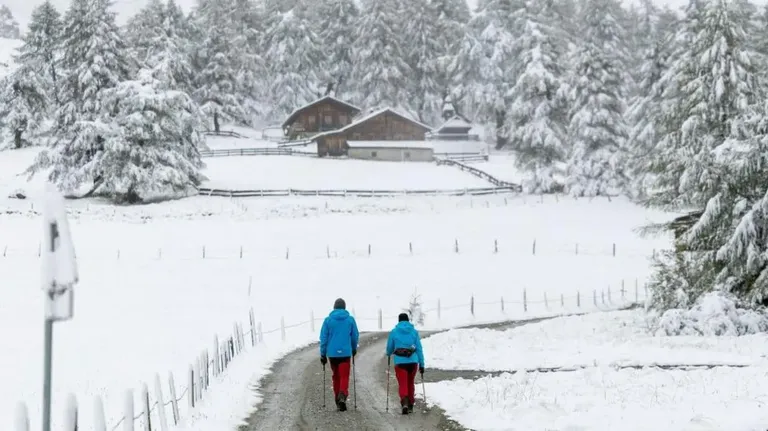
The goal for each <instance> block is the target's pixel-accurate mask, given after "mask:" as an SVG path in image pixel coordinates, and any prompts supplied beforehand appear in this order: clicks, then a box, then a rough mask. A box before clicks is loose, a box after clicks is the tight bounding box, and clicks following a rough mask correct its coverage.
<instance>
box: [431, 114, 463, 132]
mask: <svg viewBox="0 0 768 431" xmlns="http://www.w3.org/2000/svg"><path fill="white" fill-rule="evenodd" d="M471 128H472V124H471V123H470V122H469V121H467V120H466V119H465V118H464V117H462V116H461V115H458V114H457V115H454V116H453V117H451V118H449V119H448V120H447V121H446V122H445V123H443V124H441V125H440V126H439V127H438V128H436V129H435V131H436V132H439V131H440V130H443V129H467V131H469V129H471Z"/></svg>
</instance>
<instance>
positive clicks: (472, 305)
mask: <svg viewBox="0 0 768 431" xmlns="http://www.w3.org/2000/svg"><path fill="white" fill-rule="evenodd" d="M469 312H470V313H472V316H473V317H474V316H475V295H472V296H470V297H469Z"/></svg>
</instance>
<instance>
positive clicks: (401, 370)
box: [395, 363, 419, 404]
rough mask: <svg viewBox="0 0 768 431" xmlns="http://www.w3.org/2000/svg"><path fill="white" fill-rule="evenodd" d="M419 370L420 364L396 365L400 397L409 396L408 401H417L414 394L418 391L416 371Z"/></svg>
mask: <svg viewBox="0 0 768 431" xmlns="http://www.w3.org/2000/svg"><path fill="white" fill-rule="evenodd" d="M418 371H419V364H416V363H413V364H400V365H395V377H396V378H397V386H398V388H399V390H400V399H401V400H402V399H403V397H408V401H409V402H410V403H411V404H413V403H415V402H416V401H415V398H414V395H415V393H416V373H417V372H418Z"/></svg>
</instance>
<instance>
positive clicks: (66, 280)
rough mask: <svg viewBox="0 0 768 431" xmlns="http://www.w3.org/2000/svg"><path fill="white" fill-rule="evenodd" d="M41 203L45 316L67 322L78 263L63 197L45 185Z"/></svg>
mask: <svg viewBox="0 0 768 431" xmlns="http://www.w3.org/2000/svg"><path fill="white" fill-rule="evenodd" d="M44 199H45V200H44V202H43V243H42V249H41V258H42V259H41V260H42V285H43V291H44V292H45V296H46V300H45V317H46V318H48V319H51V320H68V319H71V318H72V315H73V312H74V293H73V286H74V285H75V284H76V283H77V281H78V274H77V261H76V259H75V248H74V245H73V244H72V236H71V235H70V232H69V223H68V222H67V211H66V206H65V205H64V197H63V196H62V195H61V193H59V191H58V190H56V188H55V187H54V186H53V185H52V184H50V183H47V184H46V185H45V193H44Z"/></svg>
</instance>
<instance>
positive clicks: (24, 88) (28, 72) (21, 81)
mask: <svg viewBox="0 0 768 431" xmlns="http://www.w3.org/2000/svg"><path fill="white" fill-rule="evenodd" d="M44 74H45V70H44V69H43V70H40V69H32V68H30V66H29V65H26V64H22V65H20V66H19V67H18V68H17V69H16V70H15V71H14V72H13V73H12V74H11V75H9V76H6V77H4V78H3V79H2V80H0V128H2V135H0V148H1V147H3V146H9V144H10V146H11V147H12V148H22V147H27V146H30V145H35V144H36V143H37V142H36V141H35V138H37V135H38V134H39V133H40V132H41V131H42V130H44V121H45V118H46V116H45V114H46V112H47V111H48V98H47V95H46V90H47V88H46V85H45V84H46V83H45V76H44Z"/></svg>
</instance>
